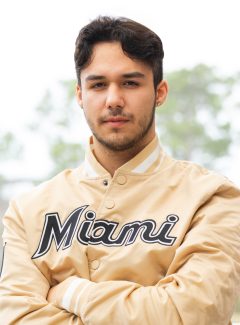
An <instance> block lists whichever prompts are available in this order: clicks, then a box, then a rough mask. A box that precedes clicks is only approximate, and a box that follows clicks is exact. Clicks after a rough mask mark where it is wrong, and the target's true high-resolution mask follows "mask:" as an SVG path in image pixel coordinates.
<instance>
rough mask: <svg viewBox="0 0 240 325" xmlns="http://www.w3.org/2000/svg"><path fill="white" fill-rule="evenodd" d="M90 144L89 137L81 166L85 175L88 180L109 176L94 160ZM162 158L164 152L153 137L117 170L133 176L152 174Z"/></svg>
mask: <svg viewBox="0 0 240 325" xmlns="http://www.w3.org/2000/svg"><path fill="white" fill-rule="evenodd" d="M92 143H93V140H92V137H90V139H89V144H88V148H87V150H86V155H85V160H84V164H83V168H84V172H85V175H86V176H87V177H88V178H98V177H104V176H109V173H108V171H107V170H106V169H105V168H104V167H103V166H102V165H101V164H100V163H99V162H98V161H97V159H96V158H95V156H94V153H93V144H92ZM163 157H164V152H163V150H162V148H161V146H160V144H159V140H158V137H157V136H155V137H154V139H153V140H152V141H151V142H150V143H149V144H148V145H147V146H146V147H145V148H144V149H143V150H142V151H140V152H139V153H138V154H137V155H136V156H135V157H133V158H132V159H131V160H129V161H128V162H127V163H125V164H124V165H122V166H121V167H120V168H118V171H119V172H122V173H133V174H146V173H152V172H154V171H155V170H156V169H158V168H159V164H160V162H161V161H162V159H163Z"/></svg>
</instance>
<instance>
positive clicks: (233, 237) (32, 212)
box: [0, 138, 240, 325]
mask: <svg viewBox="0 0 240 325" xmlns="http://www.w3.org/2000/svg"><path fill="white" fill-rule="evenodd" d="M107 183H108V184H107ZM106 184H107V185H106ZM3 221H4V227H5V228H4V236H3V241H4V243H5V242H6V243H7V244H6V248H5V259H4V264H3V272H2V277H1V282H0V319H4V320H5V324H26V325H28V324H31V325H32V324H33V325H34V324H49V325H52V324H60V325H61V324H64V325H65V324H66V325H67V324H68V325H69V324H93V325H95V324H97V325H108V324H109V325H110V324H111V325H112V324H114V325H115V324H153V325H155V324H156V325H159V324H162V325H178V324H184V325H193V324H194V325H195V324H198V325H209V324H211V325H227V324H228V323H229V322H230V319H231V315H232V313H233V309H234V304H235V302H236V298H237V295H238V294H239V289H240V288H239V287H240V281H239V279H240V191H239V189H237V188H236V187H235V186H234V185H233V184H232V183H231V182H230V181H228V180H227V179H225V178H224V177H222V176H219V175H217V174H215V173H212V172H209V171H207V170H205V169H204V168H201V167H199V166H197V165H195V164H193V163H189V162H183V161H176V160H173V159H172V158H170V157H169V156H167V155H166V154H165V153H164V152H163V151H162V150H161V148H160V146H159V144H158V140H157V138H155V139H154V140H153V141H152V142H151V143H150V144H149V145H148V146H147V147H146V148H145V149H144V150H143V151H142V152H140V153H139V154H138V155H137V156H136V157H134V158H133V159H132V160H131V161H129V162H128V163H127V164H125V165H124V166H122V167H121V168H119V169H118V170H117V171H116V172H115V174H114V176H113V177H112V178H111V176H110V175H109V174H108V172H107V171H106V170H105V169H104V168H103V167H102V166H100V164H99V163H98V162H97V161H96V159H95V158H94V155H93V153H92V151H91V149H89V150H88V153H87V157H86V159H85V162H84V163H83V165H82V166H81V167H79V168H77V169H75V170H66V171H64V172H62V173H61V174H59V175H57V176H56V177H55V178H53V179H52V180H50V181H48V182H46V183H44V184H42V185H40V186H38V187H36V188H35V189H34V190H32V191H31V192H30V193H28V194H25V195H22V196H21V197H20V198H18V199H16V200H13V201H12V202H11V205H10V207H9V209H8V211H7V213H6V215H5V216H4V219H3ZM70 276H73V283H74V284H72V286H71V287H70V288H68V290H66V292H67V293H66V292H63V293H62V296H61V297H59V304H60V305H61V304H62V307H64V308H66V309H67V310H68V311H69V312H67V311H65V310H64V309H60V308H57V307H54V306H53V305H52V304H48V302H47V300H46V296H47V293H48V290H49V287H50V286H53V285H56V284H57V283H59V282H62V281H64V280H65V279H67V278H69V277H70ZM79 278H82V279H86V280H85V281H84V280H82V281H78V279H79ZM73 313H76V315H77V316H74V315H73Z"/></svg>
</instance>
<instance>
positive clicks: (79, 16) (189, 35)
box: [0, 0, 240, 322]
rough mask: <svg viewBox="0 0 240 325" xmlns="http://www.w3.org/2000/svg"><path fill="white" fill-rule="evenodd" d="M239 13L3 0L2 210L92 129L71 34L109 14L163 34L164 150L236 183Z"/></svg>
mask: <svg viewBox="0 0 240 325" xmlns="http://www.w3.org/2000/svg"><path fill="white" fill-rule="evenodd" d="M239 12H240V2H239V1H238V0H211V1H209V0H201V1H200V0H198V1H194V0H181V1H178V0H167V1H161V0H159V1H157V0H156V1H154V0H148V1H146V2H144V1H134V0H132V1H127V0H122V1H119V2H115V1H113V0H112V1H107V0H105V1H104V0H102V1H80V0H78V1H77V0H68V1H66V0H41V1H40V0H21V1H18V0H7V1H6V0H5V1H4V0H3V1H1V2H0V40H1V50H0V112H1V118H0V215H1V216H2V215H3V214H4V211H5V210H6V208H7V205H8V202H9V199H11V198H13V197H15V196H17V195H18V194H20V193H22V192H25V191H28V190H30V189H31V188H32V187H33V186H34V185H35V184H38V183H39V182H42V181H44V180H46V179H48V178H49V177H51V176H52V175H55V174H56V173H57V172H58V171H60V170H62V169H63V168H65V167H74V166H78V165H79V163H80V162H81V161H82V159H83V155H84V147H85V145H86V142H87V139H88V136H89V134H90V132H89V129H88V127H87V126H86V123H85V121H84V118H83V115H82V111H81V110H80V109H79V107H78V105H77V103H76V101H75V98H74V88H75V71H74V61H73V52H74V43H75V39H76V37H77V34H78V32H79V30H80V28H81V27H82V26H84V25H85V24H86V23H88V22H89V21H90V20H91V19H93V18H95V17H96V16H98V15H105V14H107V15H113V16H127V17H129V18H132V19H134V20H137V21H139V22H141V23H143V24H144V25H146V26H148V27H149V28H151V29H153V30H154V31H155V32H156V33H157V34H158V35H159V36H160V37H161V39H162V41H163V45H164V50H165V59H164V74H165V78H166V79H167V80H168V82H169V85H170V92H169V97H168V100H167V102H166V104H165V105H164V106H162V107H161V108H158V110H157V125H158V134H159V136H160V139H161V143H162V146H163V147H164V150H166V151H167V152H168V153H170V154H172V155H173V156H175V157H177V158H180V159H188V160H189V159H190V160H193V161H195V162H197V163H199V164H202V165H204V166H206V167H207V168H211V169H213V170H216V171H217V172H220V173H222V174H224V175H225V176H226V177H228V178H230V179H231V180H232V181H233V182H234V183H236V184H237V185H238V186H240V168H239V164H240V128H239V121H240V96H239V93H240V59H239V58H240V45H239V31H240V19H239ZM1 232H2V224H1V218H0V233H1ZM1 254H2V246H1V245H0V258H1ZM238 312H240V303H239V306H238ZM234 319H235V321H239V322H240V316H239V315H237V313H236V314H235V315H234Z"/></svg>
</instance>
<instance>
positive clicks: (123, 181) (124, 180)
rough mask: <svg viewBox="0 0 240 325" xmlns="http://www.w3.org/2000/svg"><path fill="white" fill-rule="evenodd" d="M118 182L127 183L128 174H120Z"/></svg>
mask: <svg viewBox="0 0 240 325" xmlns="http://www.w3.org/2000/svg"><path fill="white" fill-rule="evenodd" d="M117 182H118V184H120V185H123V184H125V183H126V182H127V178H126V176H124V175H119V176H118V177H117Z"/></svg>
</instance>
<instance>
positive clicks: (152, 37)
mask: <svg viewBox="0 0 240 325" xmlns="http://www.w3.org/2000/svg"><path fill="white" fill-rule="evenodd" d="M114 41H116V42H120V43H121V45H122V49H123V51H124V53H125V54H126V55H127V56H128V57H130V58H131V59H137V60H140V61H142V62H144V63H145V64H147V65H148V66H150V67H151V69H152V71H153V79H154V86H155V87H156V86H157V85H158V83H159V82H160V81H161V80H162V78H163V68H162V60H163V57H164V52H163V46H162V41H161V39H160V38H159V36H158V35H157V34H155V33H154V32H153V31H151V30H150V29H149V28H147V27H146V26H144V25H142V24H140V23H138V22H135V21H133V20H131V19H128V18H123V17H121V18H112V17H108V16H103V17H98V18H96V19H94V20H93V21H92V22H90V23H89V24H88V25H86V26H85V27H83V28H82V29H81V30H80V32H79V35H78V37H77V39H76V48H75V53H74V60H75V68H76V73H77V79H78V83H79V85H80V75H81V71H82V69H84V68H85V67H86V66H87V65H88V64H89V63H90V59H91V56H92V51H93V47H94V45H95V44H97V43H100V42H114Z"/></svg>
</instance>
